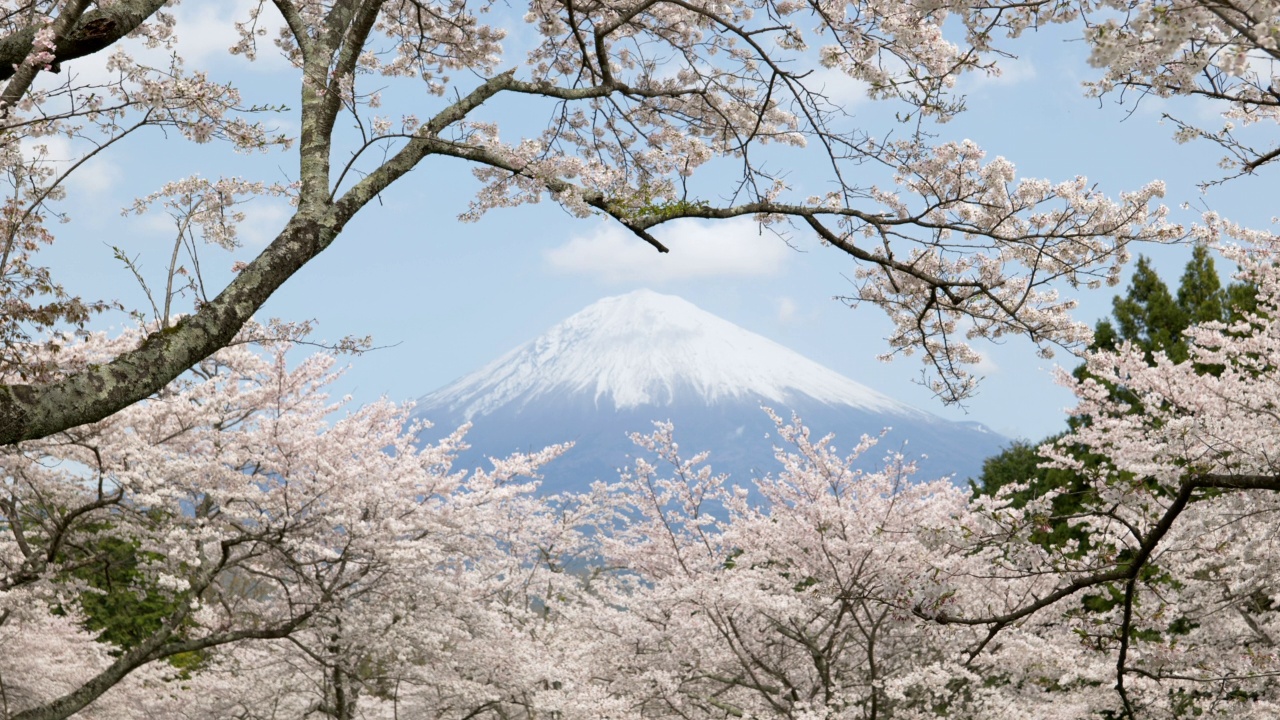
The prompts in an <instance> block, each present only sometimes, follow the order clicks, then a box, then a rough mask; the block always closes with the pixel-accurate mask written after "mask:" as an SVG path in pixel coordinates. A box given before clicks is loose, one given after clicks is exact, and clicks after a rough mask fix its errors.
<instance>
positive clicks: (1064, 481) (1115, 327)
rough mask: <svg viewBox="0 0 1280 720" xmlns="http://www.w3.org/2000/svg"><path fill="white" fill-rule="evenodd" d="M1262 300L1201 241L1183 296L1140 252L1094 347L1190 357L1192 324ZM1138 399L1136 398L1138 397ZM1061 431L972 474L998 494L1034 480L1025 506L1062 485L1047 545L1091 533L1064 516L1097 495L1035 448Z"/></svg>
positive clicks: (1231, 315) (1012, 449)
mask: <svg viewBox="0 0 1280 720" xmlns="http://www.w3.org/2000/svg"><path fill="white" fill-rule="evenodd" d="M1256 305H1257V303H1256V300H1255V288H1253V286H1251V285H1248V284H1246V283H1232V284H1230V285H1228V286H1227V287H1225V288H1224V287H1223V286H1222V283H1221V281H1220V280H1219V278H1218V272H1217V269H1216V268H1215V266H1214V261H1213V256H1212V255H1211V254H1210V253H1209V251H1208V249H1206V248H1203V247H1197V248H1195V250H1194V251H1193V252H1192V256H1191V260H1190V261H1189V262H1188V263H1187V265H1186V268H1185V270H1184V272H1183V274H1182V278H1181V280H1180V282H1179V285H1178V291H1177V295H1176V296H1175V295H1174V294H1172V293H1170V292H1169V289H1168V287H1167V286H1166V285H1165V283H1164V281H1162V280H1161V279H1160V276H1159V275H1157V274H1156V272H1155V270H1154V269H1153V268H1152V266H1151V262H1150V260H1148V259H1147V258H1145V257H1139V258H1138V262H1137V265H1136V268H1135V271H1134V276H1133V280H1132V281H1131V283H1130V285H1129V287H1128V289H1127V290H1126V292H1125V294H1124V295H1121V296H1117V297H1116V298H1114V299H1113V300H1112V319H1103V320H1100V321H1099V322H1098V324H1097V326H1096V327H1095V330H1094V341H1093V345H1091V346H1090V347H1091V349H1103V350H1114V349H1116V348H1117V347H1119V345H1120V344H1121V343H1123V342H1130V343H1133V344H1135V345H1137V346H1138V347H1140V348H1142V349H1143V351H1144V352H1145V354H1146V357H1147V360H1148V362H1152V361H1153V358H1154V356H1155V354H1156V353H1160V352H1162V353H1164V354H1165V355H1166V356H1168V357H1169V359H1171V360H1173V361H1174V362H1184V361H1186V360H1187V358H1188V348H1187V342H1186V338H1185V337H1184V336H1183V333H1184V331H1185V330H1186V329H1187V328H1188V327H1190V326H1191V325H1192V324H1194V323H1201V322H1210V321H1223V322H1231V321H1234V320H1236V319H1238V318H1239V317H1240V315H1241V313H1242V312H1246V311H1252V310H1253V309H1255V307H1256ZM1200 371H1201V372H1221V371H1222V369H1221V367H1215V366H1205V367H1203V368H1200ZM1074 374H1075V375H1076V377H1084V376H1085V374H1086V373H1085V368H1084V366H1083V365H1081V366H1080V367H1078V368H1076V370H1075V373H1074ZM1112 392H1115V393H1124V392H1125V390H1124V389H1123V388H1113V389H1112ZM1132 402H1133V403H1134V404H1136V399H1133V400H1132ZM1079 422H1087V419H1080V418H1072V419H1071V420H1070V421H1069V424H1070V425H1072V426H1074V424H1076V423H1079ZM1059 437H1061V434H1058V435H1054V436H1051V437H1049V438H1046V439H1044V440H1042V441H1040V442H1038V443H1034V444H1031V443H1027V442H1022V441H1018V442H1015V443H1013V444H1011V445H1010V446H1009V447H1008V448H1006V449H1005V450H1004V451H1003V452H1001V453H1000V454H998V455H995V456H993V457H990V458H988V459H987V460H986V462H984V463H983V467H982V475H981V477H980V478H978V480H976V481H974V480H970V485H971V486H972V487H973V488H974V492H976V493H979V494H994V493H995V492H996V491H997V490H999V489H1000V488H1002V487H1004V486H1006V485H1008V484H1010V483H1014V482H1025V483H1027V484H1028V487H1027V489H1026V490H1025V491H1023V492H1020V493H1017V494H1016V495H1015V496H1014V497H1013V501H1014V503H1015V505H1018V506H1021V505H1022V504H1024V503H1026V502H1027V501H1028V500H1030V499H1032V498H1034V497H1038V496H1040V495H1043V494H1044V493H1046V492H1048V491H1049V490H1052V489H1061V490H1063V494H1062V495H1060V496H1059V497H1058V498H1057V500H1055V502H1054V504H1053V513H1054V516H1055V517H1057V518H1061V519H1063V520H1059V521H1058V522H1056V523H1053V529H1052V531H1050V532H1046V533H1044V534H1043V535H1042V537H1041V538H1040V539H1041V541H1042V542H1043V543H1045V544H1046V546H1055V545H1061V543H1062V542H1064V541H1065V540H1067V539H1069V538H1073V537H1075V538H1076V539H1080V540H1085V538H1083V537H1082V536H1079V534H1078V533H1070V532H1068V531H1067V530H1066V527H1065V525H1066V523H1065V520H1064V519H1065V518H1066V517H1067V516H1070V515H1072V514H1075V513H1078V512H1080V511H1081V510H1082V509H1084V508H1085V507H1086V506H1087V505H1088V498H1089V496H1090V495H1091V494H1092V490H1091V489H1090V485H1089V483H1088V481H1087V478H1084V477H1081V476H1078V475H1076V474H1074V473H1071V472H1067V471H1064V470H1051V469H1045V468H1041V467H1039V464H1040V463H1041V462H1042V461H1043V458H1041V457H1040V456H1039V454H1038V453H1037V452H1036V448H1038V447H1039V446H1040V445H1043V444H1045V443H1048V442H1052V441H1055V440H1057V439H1058V438H1059ZM1078 452H1079V453H1080V454H1079V457H1080V459H1081V460H1083V461H1084V462H1085V465H1086V466H1090V465H1092V464H1093V463H1094V462H1097V461H1098V460H1099V458H1090V457H1088V456H1086V455H1085V454H1084V452H1083V450H1079V451H1078Z"/></svg>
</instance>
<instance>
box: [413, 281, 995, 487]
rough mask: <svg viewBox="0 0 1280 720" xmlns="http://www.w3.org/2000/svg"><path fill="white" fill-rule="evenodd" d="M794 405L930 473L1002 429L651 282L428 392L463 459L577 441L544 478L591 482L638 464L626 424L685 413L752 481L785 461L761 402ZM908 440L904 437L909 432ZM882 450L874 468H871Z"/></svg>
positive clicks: (991, 447) (700, 436) (967, 465)
mask: <svg viewBox="0 0 1280 720" xmlns="http://www.w3.org/2000/svg"><path fill="white" fill-rule="evenodd" d="M762 405H763V406H768V407H771V408H773V409H774V410H775V411H777V412H778V413H779V414H780V415H783V416H784V417H788V416H789V414H790V413H792V412H795V413H798V414H799V415H800V416H801V418H803V420H804V421H805V423H806V424H807V425H809V426H810V427H811V428H812V429H813V430H814V432H815V433H819V434H821V433H826V432H835V433H836V434H837V436H838V439H839V441H840V442H839V444H840V445H841V446H842V447H850V446H852V445H854V444H856V443H857V441H858V439H859V437H860V436H861V435H862V434H864V433H867V434H872V435H874V434H877V433H879V432H880V431H881V430H882V429H883V428H885V427H893V428H894V429H893V431H892V432H891V433H889V435H888V436H886V438H885V440H884V441H883V443H884V444H883V445H882V447H884V448H891V449H905V450H907V451H908V454H909V455H912V456H918V455H919V454H920V453H927V454H928V455H929V459H928V460H925V461H922V462H921V467H922V470H923V471H925V472H928V473H931V474H932V475H933V476H937V475H941V474H950V473H958V474H959V475H958V479H959V480H963V479H964V478H966V477H968V476H970V475H974V476H976V474H977V472H978V470H979V469H980V467H981V461H982V459H983V458H985V457H987V456H989V455H991V454H994V453H995V452H996V451H998V450H999V448H1000V446H1001V444H1002V443H1003V442H1004V441H1005V438H1003V437H1001V436H999V435H997V434H995V433H993V432H991V431H989V430H987V429H986V428H985V427H982V426H981V425H978V424H977V423H955V422H950V421H947V420H943V419H942V418H939V417H937V416H934V415H931V414H929V413H926V412H923V411H921V410H918V409H915V408H913V407H911V406H909V405H906V404H904V403H901V402H898V401H896V400H894V399H892V398H890V397H888V396H886V395H884V394H882V393H879V392H877V391H875V390H873V389H871V388H869V387H867V386H865V385H862V384H860V383H857V382H855V381H853V380H850V379H849V378H846V377H844V376H842V375H840V374H838V373H836V372H834V371H832V370H830V369H828V368H825V367H823V366H821V365H819V364H817V363H815V362H813V361H811V360H809V359H807V358H805V357H803V356H801V355H799V354H797V353H795V352H793V351H791V350H788V349H787V348H785V347H783V346H781V345H778V344H777V343H775V342H773V341H771V340H768V339H766V338H764V337H761V336H759V335H756V334H754V333H751V332H748V331H746V330H744V329H742V328H740V327H738V326H736V325H734V324H732V323H730V322H727V321H725V320H723V319H721V318H719V317H716V316H715V315H712V314H710V313H708V312H705V311H703V310H701V309H699V308H698V307H696V306H695V305H693V304H692V303H689V302H687V301H685V300H683V299H681V298H678V297H673V296H669V295H661V294H658V293H654V292H651V291H648V290H641V291H637V292H633V293H630V294H628V295H622V296H618V297H610V298H604V299H602V300H600V301H599V302H597V303H595V304H593V305H591V306H589V307H587V308H586V309H584V310H582V311H581V312H579V313H577V314H575V315H573V316H571V317H569V318H568V319H566V320H564V321H563V322H561V323H559V324H558V325H556V326H555V327H553V328H551V329H550V330H548V331H547V332H546V333H544V334H543V335H541V336H539V337H538V338H535V339H534V340H531V341H529V342H527V343H525V344H524V345H521V346H520V347H517V348H515V349H514V350H512V351H510V352H508V353H506V354H505V355H503V356H502V357H500V358H498V359H497V360H495V361H493V362H492V363H489V364H488V365H486V366H484V367H483V368H480V369H479V370H477V371H475V372H473V373H471V374H469V375H467V376H465V377H463V378H460V379H459V380H457V381H455V382H453V383H451V384H449V385H448V386H446V387H444V388H441V389H439V390H437V391H435V392H433V393H431V394H429V395H426V396H423V397H422V398H421V399H420V400H419V401H418V409H417V410H416V411H415V414H417V415H418V416H420V417H425V418H427V419H429V420H431V421H432V422H434V423H436V427H437V428H439V429H440V431H441V432H443V431H444V430H446V429H451V428H453V427H455V426H456V425H459V424H461V423H462V422H467V421H470V422H473V423H474V424H475V426H474V429H473V430H472V432H471V434H470V435H469V436H468V439H469V441H470V442H471V444H472V450H471V451H470V453H469V454H468V455H467V456H464V457H463V462H464V464H467V465H475V464H479V463H480V462H482V460H483V458H484V457H487V456H492V455H501V454H505V453H508V452H511V451H513V450H531V449H536V448H538V447H541V446H543V445H546V444H548V443H552V442H564V441H566V440H573V441H575V442H576V443H577V446H576V447H575V448H574V450H573V451H571V453H570V454H569V455H568V456H566V457H565V458H562V459H561V460H558V461H557V462H556V463H555V464H554V465H553V466H551V467H549V468H548V470H547V483H546V485H547V488H548V489H549V490H552V491H554V490H558V489H563V488H579V489H580V488H585V487H586V485H587V484H588V483H590V482H591V481H592V480H595V479H602V480H611V479H613V478H614V477H616V470H615V468H617V467H619V466H624V465H626V464H628V462H629V461H628V459H627V455H628V454H629V453H630V452H631V451H632V449H633V446H632V444H631V443H630V441H629V440H627V433H628V432H633V431H642V432H647V431H648V430H649V429H650V427H651V422H652V421H655V420H671V421H673V422H674V423H675V427H676V437H677V439H678V440H679V441H680V443H681V446H682V447H684V448H689V449H690V450H691V451H698V450H703V449H706V450H710V451H711V452H712V455H711V459H710V461H711V464H712V466H713V467H714V468H716V469H717V470H719V471H728V472H731V473H733V474H734V475H735V476H736V477H739V478H740V480H741V481H742V482H746V480H747V478H748V477H750V475H752V474H763V473H765V472H770V471H772V470H773V469H774V468H775V465H776V462H775V461H774V460H773V457H772V450H771V443H770V441H769V440H768V439H766V436H767V435H769V433H771V432H773V425H772V422H771V421H770V420H769V418H768V417H767V416H766V415H765V413H764V412H763V411H762V410H761V409H760V408H761V406H762ZM907 440H909V441H910V445H907V446H905V447H904V445H903V444H904V442H906V441H907ZM882 456H883V452H879V453H877V452H875V451H873V452H872V453H871V454H870V455H869V456H868V457H867V458H865V459H864V460H865V462H864V466H866V467H874V466H876V465H877V463H878V462H879V461H880V459H881V458H882Z"/></svg>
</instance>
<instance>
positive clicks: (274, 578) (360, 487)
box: [0, 337, 582, 720]
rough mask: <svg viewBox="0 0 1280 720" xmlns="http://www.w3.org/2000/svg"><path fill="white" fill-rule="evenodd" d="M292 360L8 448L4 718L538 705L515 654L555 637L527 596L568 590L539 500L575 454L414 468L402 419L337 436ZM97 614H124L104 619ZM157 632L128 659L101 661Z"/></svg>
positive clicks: (99, 341) (86, 359)
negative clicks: (472, 468)
mask: <svg viewBox="0 0 1280 720" xmlns="http://www.w3.org/2000/svg"><path fill="white" fill-rule="evenodd" d="M132 342H135V340H134V339H133V338H128V337H126V338H119V339H116V340H106V339H105V338H101V337H95V338H93V339H92V341H90V342H88V343H81V344H72V345H67V346H65V347H64V349H63V350H62V352H64V353H68V354H74V355H75V357H67V358H63V359H61V360H60V362H63V363H69V364H72V365H74V364H80V363H84V364H87V363H91V362H94V361H96V360H98V359H99V358H103V357H111V356H112V355H113V354H114V353H117V352H119V349H120V347H121V346H127V345H129V344H130V343H132ZM288 349H289V347H288V344H287V343H282V344H278V345H277V346H275V347H274V348H273V349H272V350H271V352H268V353H263V352H259V351H255V350H252V349H250V348H249V347H248V346H246V345H242V344H241V345H235V346H233V347H230V348H227V349H224V350H222V351H220V352H218V353H217V354H215V355H214V356H213V357H211V358H209V359H206V360H204V361H202V362H201V363H199V364H198V365H197V367H196V368H194V369H193V370H192V371H191V373H189V374H187V375H184V376H183V377H182V378H181V379H179V380H178V381H177V382H176V383H174V384H171V385H170V386H168V387H167V388H166V389H165V390H164V391H162V392H161V393H160V394H158V395H157V396H155V397H152V398H149V399H148V400H147V401H145V402H143V403H139V404H135V405H133V406H131V407H129V408H127V409H126V410H124V411H122V412H120V413H117V414H116V415H114V416H112V417H111V418H110V419H108V420H106V421H103V422H100V423H96V424H91V425H86V426H83V427H80V428H77V429H75V430H69V431H66V432H64V433H60V434H58V435H56V436H53V437H50V438H48V439H46V440H42V441H34V442H27V443H23V444H21V445H20V446H17V447H11V448H8V449H7V450H6V452H5V453H4V455H3V458H2V459H0V462H3V463H4V476H5V478H6V479H5V483H4V488H3V490H4V492H3V497H0V530H2V531H3V534H2V535H0V636H2V637H3V638H5V645H6V648H10V649H14V650H15V652H11V653H6V656H5V658H4V659H3V660H0V702H3V714H4V717H6V718H14V719H15V720H17V719H24V720H26V719H35V718H62V717H68V716H70V715H72V714H73V713H78V712H81V711H83V712H85V713H88V714H87V715H84V716H85V717H99V716H100V717H112V718H122V717H148V716H164V717H177V716H180V715H181V714H188V713H195V712H197V711H200V712H204V713H206V714H205V715H203V717H228V716H229V715H236V714H237V713H239V712H240V711H241V710H243V711H244V712H250V709H248V705H246V703H253V704H254V707H253V708H252V709H251V710H252V711H251V714H250V715H245V716H246V717H257V716H259V715H254V714H252V713H259V712H268V711H266V710H263V708H274V710H273V711H271V712H274V713H275V714H274V715H270V714H269V715H268V716H273V717H286V716H287V717H300V716H304V715H306V714H307V713H308V712H320V713H322V714H323V715H326V716H329V717H335V718H352V717H356V716H357V714H356V712H355V711H356V709H357V708H358V707H359V706H360V705H361V704H362V703H363V704H369V703H374V704H377V703H384V704H385V703H392V702H395V703H400V704H401V706H407V707H410V708H413V707H417V708H419V709H420V710H425V709H427V708H432V711H431V712H432V714H433V715H436V716H446V715H449V713H450V712H453V713H456V716H457V717H463V716H466V715H467V713H468V712H470V711H472V710H475V709H476V708H478V707H481V706H484V705H486V704H491V703H500V702H506V701H513V702H514V701H519V700H520V698H519V697H518V696H517V693H516V691H517V690H519V691H523V690H524V689H525V688H527V687H531V686H533V682H534V681H533V679H529V678H528V677H527V676H528V675H529V674H530V673H531V672H537V671H536V670H519V671H518V672H517V668H518V663H517V662H516V661H517V656H515V655H513V656H510V657H509V658H508V659H506V660H503V657H504V655H503V653H504V652H508V651H511V650H513V649H514V648H515V647H516V643H518V642H519V641H520V639H521V637H522V633H526V632H533V631H528V630H522V628H524V627H525V626H530V627H532V626H536V625H538V624H539V623H541V622H543V621H544V620H545V618H546V614H545V612H544V611H543V610H542V609H541V607H545V602H546V601H545V600H543V601H541V602H542V603H543V605H542V606H541V607H540V606H539V605H538V602H539V601H538V600H537V598H548V597H554V596H555V594H556V592H557V587H558V585H559V584H563V583H576V582H577V580H576V579H574V578H573V577H572V576H570V575H566V574H564V573H563V572H555V571H560V570H562V569H563V568H562V567H561V565H560V563H562V562H564V561H566V560H567V559H568V558H571V557H573V556H575V555H576V554H577V553H578V551H579V546H580V545H581V544H582V543H581V538H580V537H579V536H578V535H577V534H576V531H575V530H573V528H574V527H575V526H576V525H577V524H578V523H576V522H574V520H573V518H574V516H573V515H572V513H568V512H566V511H562V512H560V513H557V514H551V513H550V512H549V511H548V510H547V508H548V507H549V506H546V505H544V504H543V503H542V501H540V500H534V499H533V498H532V497H531V493H532V491H533V490H534V489H535V487H536V483H533V482H531V481H530V480H529V478H530V477H532V476H533V475H534V474H535V473H536V471H537V468H538V467H539V466H540V465H541V464H542V463H544V462H546V461H547V460H549V459H551V458H553V457H555V456H556V455H557V454H559V453H560V452H561V451H562V450H563V448H550V449H548V450H546V451H543V452H540V453H536V454H533V455H521V456H516V457H512V458H510V459H506V460H495V461H494V462H493V467H492V469H490V470H486V471H476V472H475V473H467V472H460V471H454V470H453V469H452V468H451V461H452V456H453V454H454V453H455V452H456V451H457V449H458V448H459V447H460V446H461V433H456V434H454V435H451V436H449V437H448V438H446V439H444V440H443V441H441V442H440V443H439V444H436V445H431V446H428V447H425V448H422V449H419V448H417V447H415V445H414V443H415V441H416V436H415V432H414V431H415V428H414V427H412V426H411V425H408V424H407V410H406V409H404V408H398V407H395V406H393V405H391V404H390V403H386V402H382V403H375V404H373V405H369V406H365V407H362V408H359V409H356V410H352V411H349V412H348V413H347V414H346V415H345V416H343V417H341V418H339V419H337V420H334V421H333V422H331V423H329V422H326V420H325V416H326V415H328V414H330V413H333V412H334V411H336V410H338V409H339V408H340V407H341V403H334V402H331V401H330V400H328V399H327V397H326V395H325V394H324V386H325V385H326V384H327V383H328V382H330V381H331V380H332V379H333V377H334V372H333V359H332V358H331V357H329V356H327V355H317V356H314V357H311V358H309V359H307V360H305V361H303V362H302V363H301V364H299V365H298V366H297V367H293V368H290V367H289V366H288V364H287V363H286V361H285V355H286V353H287V352H288ZM521 477H523V478H525V479H524V480H521V479H519V478H521ZM120 547H124V548H126V549H127V551H128V556H129V560H130V567H131V572H130V573H127V574H125V573H122V572H121V571H120V569H119V566H120V565H121V562H120V560H119V555H120V553H118V552H112V549H118V548H120ZM103 577H107V578H108V579H109V580H111V582H114V583H115V585H116V587H108V586H109V585H110V584H111V582H108V583H103V582H91V580H96V579H100V578H103ZM108 592H109V593H111V596H112V597H113V598H114V599H115V600H116V605H115V606H114V608H115V609H114V610H113V612H114V615H112V614H104V613H103V612H101V611H100V607H99V605H98V604H97V603H95V602H93V599H94V598H96V597H100V596H102V595H103V594H106V593H108ZM157 608H158V609H157ZM144 611H145V612H146V613H148V614H149V617H148V618H145V619H144V620H142V621H140V622H139V624H140V629H139V628H137V627H135V630H136V631H135V632H134V633H133V635H131V636H129V638H128V640H127V641H122V642H120V643H118V644H116V645H114V646H113V645H111V644H109V643H107V642H99V641H98V640H102V639H103V638H112V637H117V636H119V635H120V633H114V634H113V633H111V632H109V631H111V630H112V629H113V628H114V627H115V625H114V623H117V622H124V621H132V620H136V618H135V617H133V616H136V615H142V614H143V613H144ZM90 630H99V631H101V632H90ZM95 635H98V639H97V640H95V637H94V636H95ZM248 641H255V642H254V643H250V644H246V643H247V642H248ZM272 641H274V642H272ZM468 648H470V649H468ZM483 648H489V650H488V651H487V652H482V651H481V649H483ZM18 649H22V651H21V652H16V650H18ZM529 653H531V654H532V653H534V651H533V650H529ZM175 660H181V662H175ZM165 661H169V662H168V663H166V662H165ZM504 667H506V668H508V670H510V672H509V673H506V674H503V673H500V672H499V670H501V669H502V668H504ZM285 669H287V670H288V672H285ZM522 673H523V674H522ZM273 676H279V680H280V682H279V683H273V682H271V681H269V680H268V679H267V678H270V677H273ZM285 681H287V683H286V682H285ZM282 683H283V684H282ZM193 687H195V688H204V689H205V691H206V692H197V691H194V690H192V688H193ZM211 688H214V689H220V690H219V691H216V692H214V691H210V689H211ZM232 688H238V690H237V691H236V692H228V690H229V689H232ZM504 688H507V689H508V690H509V692H507V694H505V695H504V694H503V693H504ZM512 688H514V689H512ZM513 698H514V699H513ZM255 700H262V701H263V704H261V705H258V704H257V703H256V702H254V701H255ZM236 707H239V708H240V710H236V709H235V708H236ZM126 708H127V710H126ZM441 713H443V714H441ZM237 716H238V715H237Z"/></svg>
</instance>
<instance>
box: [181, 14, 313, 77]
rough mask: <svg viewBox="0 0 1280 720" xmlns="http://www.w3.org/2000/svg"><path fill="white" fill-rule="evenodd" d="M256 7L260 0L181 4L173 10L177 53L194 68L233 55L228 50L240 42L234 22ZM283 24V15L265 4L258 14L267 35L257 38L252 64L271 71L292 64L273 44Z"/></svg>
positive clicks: (247, 15)
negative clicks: (255, 55)
mask: <svg viewBox="0 0 1280 720" xmlns="http://www.w3.org/2000/svg"><path fill="white" fill-rule="evenodd" d="M257 6H258V2H257V0H234V1H233V2H221V3H202V4H199V5H191V4H187V5H179V6H178V7H177V9H176V10H175V11H174V19H175V20H176V23H175V27H174V32H175V33H176V34H177V36H178V54H179V55H181V56H182V57H183V58H184V59H185V60H186V61H187V66H188V67H191V68H205V67H208V66H209V65H210V64H213V63H217V62H219V61H221V60H224V59H227V58H229V57H231V55H230V53H228V52H227V50H228V49H229V48H230V47H231V46H232V45H235V44H236V43H238V42H240V34H239V33H238V32H236V28H235V23H236V22H248V21H249V14H250V12H251V11H252V10H253V9H254V8H256V7H257ZM283 26H284V19H283V18H282V17H280V14H279V13H277V12H275V10H274V9H273V8H272V7H271V6H270V4H268V5H267V6H265V7H264V8H263V10H262V14H261V15H260V16H259V17H258V27H260V28H265V29H266V30H267V34H266V35H264V36H262V37H260V38H258V59H257V61H255V62H254V63H252V64H250V67H256V68H258V69H261V70H268V71H270V70H280V69H283V68H287V67H289V63H288V61H286V60H285V59H284V58H283V57H281V56H280V53H279V51H277V49H276V46H275V45H274V44H273V40H274V39H275V38H276V37H277V36H278V34H279V28H281V27H283Z"/></svg>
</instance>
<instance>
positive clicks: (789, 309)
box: [778, 297, 800, 325]
mask: <svg viewBox="0 0 1280 720" xmlns="http://www.w3.org/2000/svg"><path fill="white" fill-rule="evenodd" d="M799 309H800V306H799V305H796V301H795V300H792V299H791V298H789V297H780V298H778V322H780V323H783V324H785V325H789V324H791V323H792V322H793V321H794V320H795V319H796V312H797V311H798V310H799Z"/></svg>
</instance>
